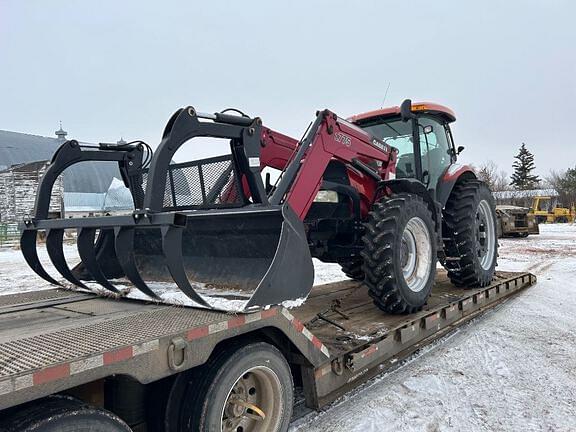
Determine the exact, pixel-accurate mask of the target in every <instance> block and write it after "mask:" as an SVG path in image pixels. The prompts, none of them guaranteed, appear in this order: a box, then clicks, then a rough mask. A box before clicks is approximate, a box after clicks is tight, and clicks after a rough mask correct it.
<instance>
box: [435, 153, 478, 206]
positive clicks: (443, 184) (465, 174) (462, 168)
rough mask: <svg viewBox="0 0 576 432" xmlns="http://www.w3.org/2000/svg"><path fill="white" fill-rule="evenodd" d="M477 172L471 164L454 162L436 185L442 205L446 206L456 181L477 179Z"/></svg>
mask: <svg viewBox="0 0 576 432" xmlns="http://www.w3.org/2000/svg"><path fill="white" fill-rule="evenodd" d="M476 179H477V177H476V174H475V173H474V170H473V169H472V168H471V167H470V166H469V165H460V164H452V165H450V166H449V167H448V168H446V170H445V171H444V174H443V175H442V177H440V179H439V180H438V184H437V186H436V198H437V201H438V203H440V206H441V207H442V208H444V206H445V205H446V203H447V202H448V198H449V197H450V194H451V193H452V189H454V186H455V185H456V183H458V182H460V181H463V180H476Z"/></svg>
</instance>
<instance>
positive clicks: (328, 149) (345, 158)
mask: <svg viewBox="0 0 576 432" xmlns="http://www.w3.org/2000/svg"><path fill="white" fill-rule="evenodd" d="M262 146H263V148H262V150H261V166H262V167H264V166H270V167H273V168H277V169H284V172H283V173H282V178H281V180H280V182H279V183H278V187H277V188H276V190H275V191H274V193H273V195H272V196H271V197H270V202H271V203H272V204H280V203H282V202H287V203H288V204H290V207H291V208H292V210H294V212H295V213H296V214H297V215H298V217H299V218H300V220H304V218H305V217H306V214H307V213H308V210H309V209H310V206H311V205H312V202H313V201H314V198H315V197H316V194H317V193H318V190H319V189H320V187H321V184H322V176H323V175H324V172H325V171H326V168H327V166H328V164H329V162H330V161H331V160H332V159H336V160H340V161H342V162H345V163H347V164H349V165H351V166H352V167H353V168H354V169H355V170H356V171H357V174H360V176H362V177H365V178H366V179H369V180H367V182H370V181H371V182H373V183H374V184H377V183H378V182H380V181H382V180H387V179H388V178H389V175H390V173H391V172H394V169H395V163H396V154H397V151H396V150H395V149H394V148H392V147H390V146H389V145H387V144H385V143H384V142H382V141H381V140H379V139H377V138H375V137H373V136H372V135H370V134H369V133H368V132H366V131H364V130H362V129H360V128H358V127H357V126H355V125H353V124H352V123H349V122H347V121H346V120H344V119H342V118H340V117H338V116H337V115H336V114H334V113H333V112H331V111H329V110H324V111H321V112H319V113H318V115H317V117H316V121H315V122H314V123H313V124H312V126H311V128H310V129H309V131H308V133H307V134H306V136H305V137H304V139H303V140H302V142H301V143H300V144H298V143H297V142H296V141H295V140H294V139H292V138H290V137H287V136H285V135H282V134H279V133H277V132H274V131H272V130H270V129H264V130H263V133H262Z"/></svg>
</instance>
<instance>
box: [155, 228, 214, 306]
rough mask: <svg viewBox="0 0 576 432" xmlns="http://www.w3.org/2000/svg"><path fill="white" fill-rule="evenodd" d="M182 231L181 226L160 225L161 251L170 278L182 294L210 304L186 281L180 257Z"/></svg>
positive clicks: (198, 301) (203, 303) (205, 304)
mask: <svg viewBox="0 0 576 432" xmlns="http://www.w3.org/2000/svg"><path fill="white" fill-rule="evenodd" d="M182 232H183V229H182V228H177V227H174V226H169V227H162V252H163V254H164V258H165V259H166V266H167V267H168V270H169V271H170V274H171V275H172V279H174V282H176V285H178V288H180V290H182V292H183V293H184V294H186V295H187V296H188V297H189V298H190V299H192V300H194V301H195V302H196V303H199V304H201V305H203V306H210V305H209V304H208V303H207V302H206V301H205V300H204V299H203V298H202V296H200V294H198V293H197V292H196V291H195V290H194V288H193V287H192V285H190V282H188V276H186V271H185V269H184V264H183V263H184V261H183V257H182Z"/></svg>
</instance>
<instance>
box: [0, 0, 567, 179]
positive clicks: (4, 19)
mask: <svg viewBox="0 0 576 432" xmlns="http://www.w3.org/2000/svg"><path fill="white" fill-rule="evenodd" d="M575 16H576V2H575V1H573V0H565V1H562V0H542V1H516V2H512V1H509V2H495V1H475V2H465V1H461V0H460V1H441V2H440V1H435V2H430V1H400V2H399V1H382V0H380V1H346V2H345V1H337V0H330V1H316V2H313V1H301V2H297V1H283V2H278V1H270V0H268V1H222V0H221V1H214V2H208V1H203V2H200V1H181V2H180V1H162V2H160V1H154V2H153V1H142V0H140V1H56V0H51V1H49V2H48V1H30V0H27V1H22V0H0V129H5V130H12V131H19V132H26V133H33V134H39V135H47V136H52V135H53V132H54V131H55V130H56V129H57V128H58V121H59V120H62V122H63V126H64V129H66V130H68V132H69V137H74V138H77V139H80V140H84V141H90V142H100V141H108V142H110V141H116V140H117V139H119V137H120V136H122V137H124V138H125V139H136V138H142V139H144V140H146V141H148V142H149V143H151V144H152V145H153V146H155V145H156V144H157V143H158V142H159V140H160V136H161V133H162V129H163V128H164V125H165V123H166V121H167V120H168V118H169V117H170V115H171V114H172V112H173V111H175V110H176V109H177V108H179V107H181V106H187V105H193V106H195V107H196V108H197V109H198V110H199V111H204V112H210V111H211V112H214V111H216V110H220V109H223V108H226V107H230V106H232V107H237V108H239V109H242V110H243V111H245V112H247V113H249V114H251V115H258V116H260V117H262V118H263V120H264V122H265V124H266V125H268V126H270V127H272V128H275V129H277V130H279V131H282V132H285V133H288V134H290V135H293V136H295V137H299V136H300V135H301V134H302V132H303V131H304V129H305V128H306V126H307V124H308V123H309V121H310V120H312V119H313V116H314V112H315V110H316V109H321V108H330V109H332V110H333V111H335V112H337V113H338V114H339V115H341V116H343V117H345V116H348V115H352V114H355V113H359V112H364V111H368V110H371V109H375V108H379V107H380V106H381V105H382V101H383V98H384V94H385V91H386V87H387V86H388V83H390V90H389V92H388V95H387V98H386V101H385V104H386V105H396V104H399V103H400V102H401V101H402V100H403V99H404V98H407V97H409V98H412V99H413V100H414V101H416V100H430V101H436V102H440V103H443V104H445V105H448V106H450V107H452V108H453V109H454V110H455V111H456V115H457V122H456V124H455V125H454V127H453V131H454V135H455V139H456V143H457V144H458V145H464V146H465V147H466V150H465V151H464V153H463V154H462V157H463V159H464V160H465V161H466V162H472V163H475V164H479V163H482V162H484V161H487V160H490V159H491V160H493V161H495V162H496V163H497V164H498V165H499V166H500V168H501V169H504V170H506V171H507V172H508V173H510V172H511V167H510V166H511V164H512V158H513V156H514V154H515V153H516V151H517V149H518V147H519V145H520V144H521V142H525V143H526V144H527V146H528V148H529V149H530V150H531V151H532V152H533V153H534V154H535V158H536V165H537V168H538V172H539V173H540V174H542V175H546V174H547V172H548V171H549V170H550V169H553V168H555V169H558V168H562V169H565V168H568V167H574V166H575V165H576V143H575V140H574V137H575V135H576V134H575V133H574V124H575V122H574V118H575V115H576V109H575V106H576V25H575V18H574V17H575ZM205 145H206V144H204V148H202V147H203V146H202V145H197V146H196V148H194V146H193V145H192V144H190V145H189V149H188V150H187V154H189V155H191V154H194V153H197V154H199V155H207V154H210V153H213V152H216V153H218V152H219V150H215V149H213V148H212V149H208V148H205Z"/></svg>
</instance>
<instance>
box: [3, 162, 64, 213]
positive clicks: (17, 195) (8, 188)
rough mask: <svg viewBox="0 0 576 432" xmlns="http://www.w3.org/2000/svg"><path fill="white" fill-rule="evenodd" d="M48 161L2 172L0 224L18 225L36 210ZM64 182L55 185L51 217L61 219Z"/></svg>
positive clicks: (57, 182)
mask: <svg viewBox="0 0 576 432" xmlns="http://www.w3.org/2000/svg"><path fill="white" fill-rule="evenodd" d="M47 167H48V161H40V162H31V163H26V164H21V165H16V166H13V167H11V168H8V169H6V170H3V171H0V223H16V222H19V221H21V220H22V218H23V217H24V216H26V215H28V214H30V212H31V211H32V209H33V208H34V199H35V194H34V193H30V191H34V190H36V187H37V186H38V181H39V180H40V178H41V177H42V176H43V175H44V172H45V171H46V168H47ZM63 196H64V182H63V180H62V177H60V178H58V180H57V181H56V182H55V183H54V187H53V188H52V198H51V200H50V215H51V216H54V217H60V216H61V215H62V210H63Z"/></svg>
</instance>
